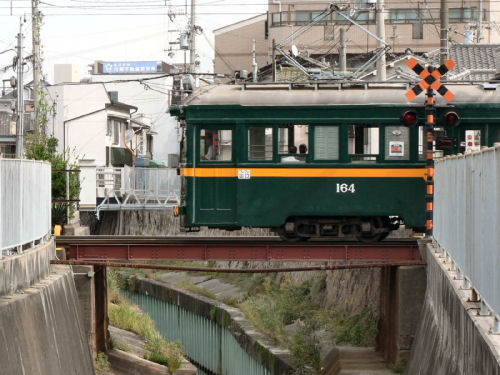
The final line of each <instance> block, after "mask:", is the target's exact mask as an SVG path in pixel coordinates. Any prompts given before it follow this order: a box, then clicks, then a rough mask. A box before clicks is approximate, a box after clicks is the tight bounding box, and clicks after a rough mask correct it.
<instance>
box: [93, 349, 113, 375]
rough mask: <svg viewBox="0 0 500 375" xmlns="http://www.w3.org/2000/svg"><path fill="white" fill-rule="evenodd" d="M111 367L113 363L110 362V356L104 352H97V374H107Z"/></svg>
mask: <svg viewBox="0 0 500 375" xmlns="http://www.w3.org/2000/svg"><path fill="white" fill-rule="evenodd" d="M110 369H111V364H110V363H109V360H108V356H107V355H106V354H104V353H102V352H100V353H99V354H97V358H96V359H95V370H96V372H97V374H105V373H106V372H107V371H108V370H110Z"/></svg>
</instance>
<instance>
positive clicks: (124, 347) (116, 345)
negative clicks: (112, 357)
mask: <svg viewBox="0 0 500 375" xmlns="http://www.w3.org/2000/svg"><path fill="white" fill-rule="evenodd" d="M109 347H110V348H111V349H119V350H121V351H124V352H129V351H130V348H129V347H128V346H127V345H125V344H122V343H119V342H117V341H116V340H115V339H114V338H112V337H110V338H109Z"/></svg>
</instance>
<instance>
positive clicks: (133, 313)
mask: <svg viewBox="0 0 500 375" xmlns="http://www.w3.org/2000/svg"><path fill="white" fill-rule="evenodd" d="M109 274H110V277H109V278H108V286H109V289H108V290H109V301H110V303H109V310H108V316H109V322H110V324H111V325H113V326H115V327H118V328H121V329H125V330H127V331H131V332H135V333H137V334H138V335H139V336H141V337H143V338H144V339H146V340H147V344H146V345H145V349H146V350H148V351H150V353H151V354H150V355H145V357H144V358H145V359H147V360H150V361H152V362H156V363H159V364H161V365H165V366H167V367H168V368H169V370H170V372H172V373H173V372H175V371H176V370H177V369H178V368H179V367H180V366H181V364H182V361H183V359H184V357H183V353H182V346H181V344H180V343H179V342H168V341H166V340H165V339H164V338H163V337H162V336H161V334H160V333H159V332H158V331H157V330H156V327H155V325H154V322H153V320H152V319H151V317H150V316H149V315H148V314H144V313H143V312H142V311H141V310H140V309H139V307H137V306H135V305H133V304H131V303H130V302H129V301H128V300H127V299H125V298H123V297H122V296H120V294H119V292H118V289H117V285H118V283H117V278H116V275H113V272H112V271H111V272H109Z"/></svg>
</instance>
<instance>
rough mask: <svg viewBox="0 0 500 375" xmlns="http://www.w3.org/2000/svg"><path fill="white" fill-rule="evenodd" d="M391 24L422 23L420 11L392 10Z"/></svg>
mask: <svg viewBox="0 0 500 375" xmlns="http://www.w3.org/2000/svg"><path fill="white" fill-rule="evenodd" d="M390 19H391V23H409V22H416V21H421V19H422V17H421V15H420V12H419V10H418V9H391V10H390Z"/></svg>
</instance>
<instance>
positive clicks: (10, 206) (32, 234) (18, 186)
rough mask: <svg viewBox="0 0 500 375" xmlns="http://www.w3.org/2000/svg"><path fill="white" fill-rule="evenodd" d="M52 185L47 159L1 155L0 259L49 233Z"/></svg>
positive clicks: (19, 250) (45, 236) (43, 237)
mask: <svg viewBox="0 0 500 375" xmlns="http://www.w3.org/2000/svg"><path fill="white" fill-rule="evenodd" d="M51 187H52V184H51V166H50V163H48V162H43V161H37V160H24V159H23V160H21V159H0V259H1V258H2V254H3V253H4V252H7V253H10V252H11V251H17V252H18V253H21V252H22V251H23V248H24V247H27V246H33V245H35V243H36V242H37V241H42V240H44V239H45V238H47V237H48V236H50V233H51Z"/></svg>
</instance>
